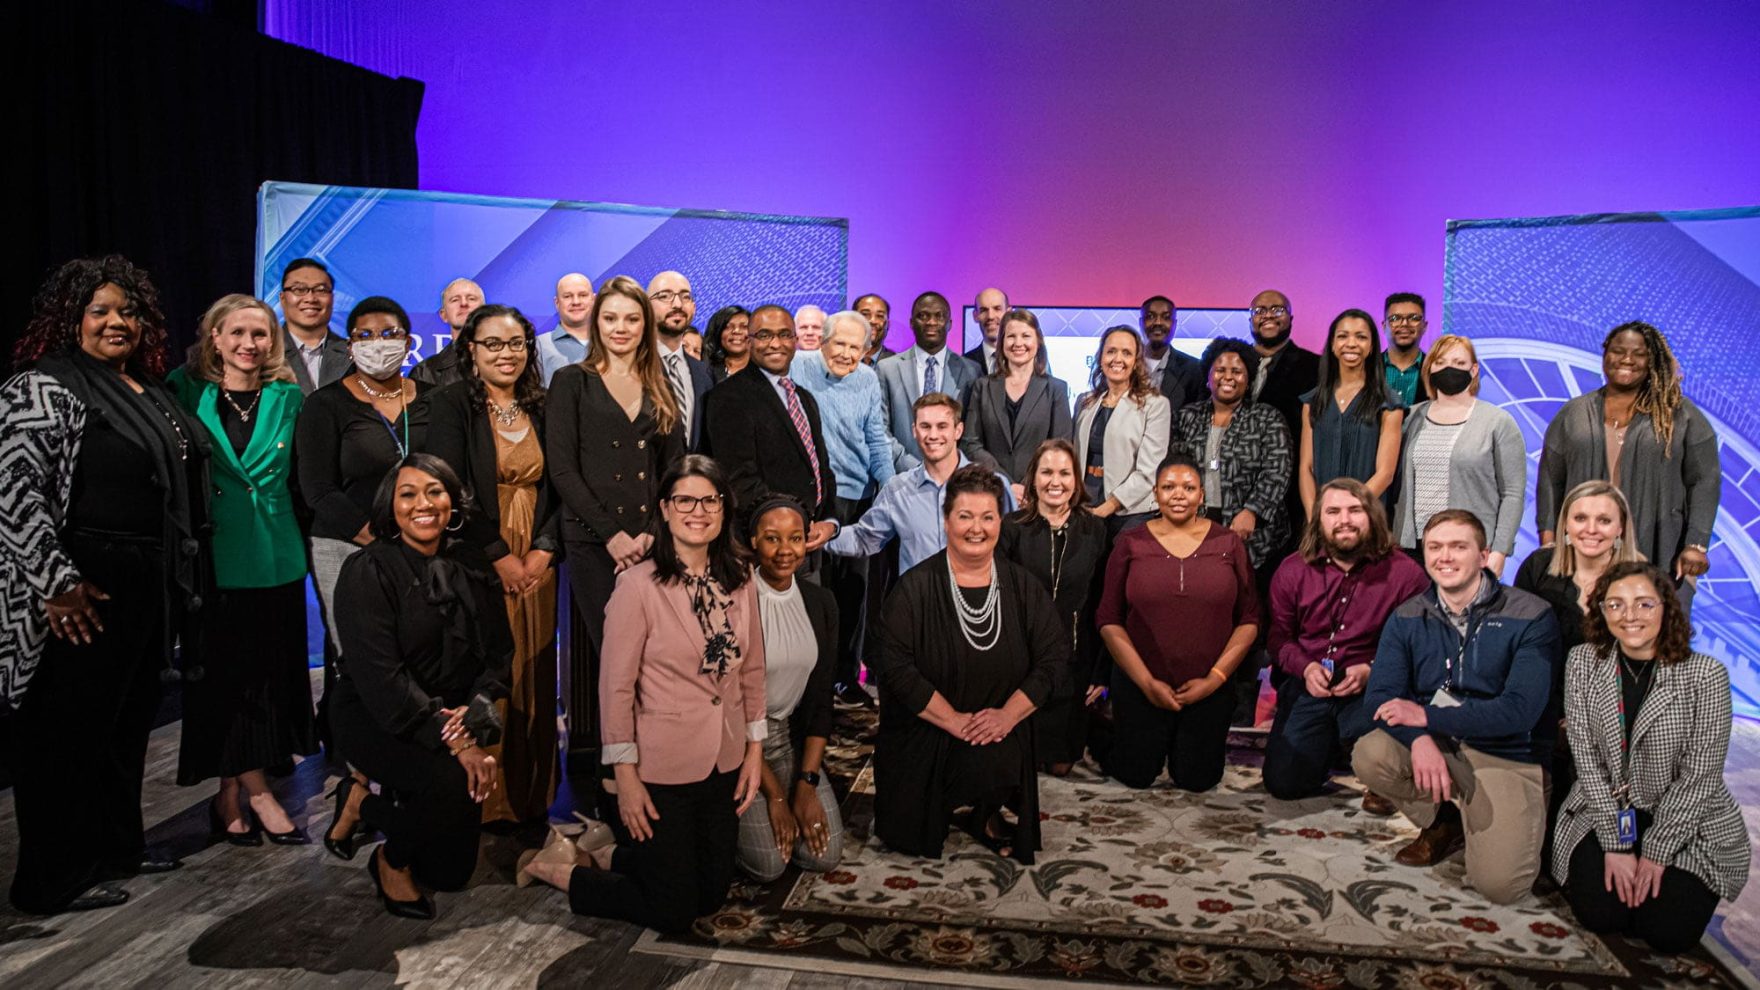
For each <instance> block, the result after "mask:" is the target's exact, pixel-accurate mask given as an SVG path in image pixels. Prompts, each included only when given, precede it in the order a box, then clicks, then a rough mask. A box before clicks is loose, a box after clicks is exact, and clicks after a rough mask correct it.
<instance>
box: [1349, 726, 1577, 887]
mask: <svg viewBox="0 0 1760 990" xmlns="http://www.w3.org/2000/svg"><path fill="white" fill-rule="evenodd" d="M1442 759H1443V762H1444V763H1446V764H1447V766H1448V777H1449V788H1450V795H1451V798H1452V800H1453V801H1454V803H1455V804H1456V805H1457V806H1458V807H1459V808H1460V811H1461V822H1462V824H1463V825H1464V826H1465V828H1466V834H1467V879H1468V881H1470V882H1471V883H1472V885H1473V889H1475V890H1477V891H1478V892H1479V893H1481V894H1483V895H1484V896H1485V897H1486V898H1487V899H1488V900H1491V901H1493V902H1494V903H1497V904H1509V903H1512V902H1514V901H1517V900H1520V899H1521V898H1523V897H1526V896H1527V895H1528V893H1529V891H1530V890H1531V889H1532V887H1533V885H1534V877H1535V876H1536V875H1537V874H1538V873H1539V872H1540V846H1541V844H1542V842H1543V841H1544V839H1545V837H1546V774H1545V771H1544V770H1543V769H1542V768H1541V767H1540V765H1539V764H1537V763H1519V762H1517V761H1515V760H1506V759H1502V758H1500V757H1496V756H1491V755H1490V754H1487V753H1482V752H1480V751H1478V750H1476V749H1474V748H1472V747H1471V746H1462V747H1461V748H1460V751H1459V752H1458V753H1450V752H1448V751H1447V750H1444V751H1443V754H1442ZM1351 768H1352V769H1353V770H1355V771H1356V774H1357V778H1358V779H1359V780H1361V781H1362V782H1363V786H1365V787H1367V788H1368V789H1369V790H1371V791H1374V792H1375V793H1377V794H1380V795H1381V796H1383V797H1385V798H1387V799H1388V800H1390V801H1392V802H1393V803H1394V805H1395V806H1396V807H1398V808H1399V810H1400V813H1401V814H1403V815H1405V816H1406V817H1407V818H1409V819H1411V820H1412V824H1414V825H1416V826H1418V827H1419V828H1429V827H1430V825H1431V824H1432V823H1433V822H1435V820H1436V802H1435V801H1434V800H1432V799H1431V797H1430V796H1429V794H1427V793H1425V792H1421V791H1419V790H1418V788H1417V785H1416V784H1415V783H1414V782H1413V780H1412V751H1411V750H1409V749H1407V748H1406V746H1405V744H1403V743H1401V742H1400V741H1399V740H1397V739H1395V738H1393V737H1392V736H1390V735H1388V734H1387V733H1386V732H1385V731H1384V730H1381V729H1376V730H1375V731H1373V732H1371V733H1369V734H1368V735H1366V736H1364V737H1363V738H1361V739H1359V740H1357V745H1356V748H1355V750H1354V751H1353V752H1352V754H1351Z"/></svg>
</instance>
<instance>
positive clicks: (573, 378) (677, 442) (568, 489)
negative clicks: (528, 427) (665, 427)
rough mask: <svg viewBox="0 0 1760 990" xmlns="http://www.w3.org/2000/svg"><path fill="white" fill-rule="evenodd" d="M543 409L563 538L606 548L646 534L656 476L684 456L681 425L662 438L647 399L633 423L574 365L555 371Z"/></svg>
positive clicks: (591, 375)
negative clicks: (620, 539) (620, 536)
mask: <svg viewBox="0 0 1760 990" xmlns="http://www.w3.org/2000/svg"><path fill="white" fill-rule="evenodd" d="M544 407H545V420H546V421H547V422H548V423H549V427H548V429H547V430H546V436H545V438H544V462H545V463H544V469H545V471H546V472H547V473H548V474H549V475H550V483H551V484H552V485H554V486H556V494H557V496H558V497H559V498H560V499H561V500H562V506H561V511H560V512H559V513H558V515H560V516H561V517H562V527H561V528H562V538H563V539H564V540H585V541H587V542H589V543H604V542H606V541H608V540H610V539H611V538H612V537H613V536H616V535H617V534H618V533H628V534H629V535H631V536H635V535H636V534H638V533H640V532H642V531H643V530H645V529H647V527H648V520H650V519H653V518H655V517H656V516H657V515H658V514H659V511H660V510H659V509H658V507H656V506H655V504H654V498H655V496H656V495H657V494H659V489H660V476H661V475H663V474H665V473H666V471H667V469H668V468H670V467H672V465H673V464H674V463H676V462H677V461H678V459H679V458H680V457H683V456H684V454H685V447H684V427H683V426H682V425H681V424H674V425H673V427H672V429H671V430H670V431H668V432H666V433H661V432H660V430H659V426H658V424H656V423H655V421H654V407H653V405H652V404H650V403H649V402H648V401H647V400H646V399H644V400H643V401H642V411H641V412H640V413H639V414H637V416H636V418H635V419H634V420H631V419H630V418H629V416H627V415H625V414H624V411H623V407H622V406H620V405H618V403H617V400H616V399H614V398H612V397H611V393H610V392H608V391H606V390H605V383H604V381H603V380H601V379H600V378H599V375H598V373H597V372H589V371H587V370H586V369H585V368H583V367H581V366H580V365H578V364H571V365H568V366H567V367H564V368H560V369H558V370H557V372H556V377H554V378H552V379H550V396H549V398H548V399H546V400H545V402H544ZM699 408H700V406H699Z"/></svg>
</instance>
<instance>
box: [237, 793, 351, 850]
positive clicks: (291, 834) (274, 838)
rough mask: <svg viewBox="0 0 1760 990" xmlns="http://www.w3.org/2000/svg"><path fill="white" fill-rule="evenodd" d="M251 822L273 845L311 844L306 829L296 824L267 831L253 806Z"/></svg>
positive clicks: (267, 828) (310, 838)
mask: <svg viewBox="0 0 1760 990" xmlns="http://www.w3.org/2000/svg"><path fill="white" fill-rule="evenodd" d="M349 779H350V780H353V779H354V778H353V777H350V778H349ZM251 823H252V824H253V825H255V826H256V829H257V831H259V832H261V833H263V837H264V838H266V839H268V840H269V841H270V842H271V843H274V844H275V845H278V846H309V845H311V844H312V837H311V836H309V835H307V834H306V830H305V829H303V828H300V827H299V826H298V825H295V826H294V827H293V828H291V829H289V830H288V831H286V832H271V831H269V827H268V826H266V825H264V824H263V819H262V818H260V817H258V816H257V810H256V809H255V808H252V809H251Z"/></svg>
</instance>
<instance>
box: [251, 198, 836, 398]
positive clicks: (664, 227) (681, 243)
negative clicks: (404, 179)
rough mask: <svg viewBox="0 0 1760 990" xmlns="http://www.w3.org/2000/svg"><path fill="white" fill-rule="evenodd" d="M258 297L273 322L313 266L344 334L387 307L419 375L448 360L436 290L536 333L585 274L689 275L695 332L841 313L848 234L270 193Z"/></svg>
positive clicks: (596, 211)
mask: <svg viewBox="0 0 1760 990" xmlns="http://www.w3.org/2000/svg"><path fill="white" fill-rule="evenodd" d="M257 211H258V226H257V277H256V281H257V291H258V294H259V295H260V296H261V297H262V298H264V299H266V300H268V302H269V304H270V305H272V306H276V307H277V308H279V306H280V290H281V282H280V278H281V269H282V268H283V267H284V266H286V264H287V263H288V262H289V261H292V260H293V259H295V258H300V257H314V258H318V259H320V260H321V261H323V262H324V263H325V264H326V265H328V266H329V268H330V271H331V273H332V274H333V275H334V276H335V277H336V313H335V316H334V317H333V319H332V326H333V327H334V328H335V329H336V331H337V332H338V333H340V332H341V331H342V326H343V321H344V320H345V319H346V318H347V316H348V311H349V309H351V308H352V307H353V306H354V304H355V303H357V302H359V301H360V300H361V299H362V298H364V297H366V296H371V295H384V296H390V297H391V298H393V299H396V300H397V301H398V302H400V303H402V304H403V307H404V308H405V309H407V310H409V312H410V321H411V322H412V323H413V324H414V326H412V327H411V328H410V329H411V331H412V333H413V334H414V335H415V337H416V348H415V350H414V353H412V354H411V357H410V361H411V363H414V362H415V361H417V360H420V359H421V358H423V357H426V356H428V355H429V354H432V353H433V352H434V351H435V350H437V349H438V348H439V347H440V346H444V344H445V342H446V339H447V335H448V331H447V329H446V328H445V327H444V326H443V325H442V324H441V322H440V318H439V315H438V310H439V308H440V290H441V289H442V288H443V287H444V286H445V285H446V283H447V282H450V281H452V280H453V279H455V278H460V277H464V278H470V279H474V280H475V281H476V282H477V283H478V284H480V285H482V287H483V293H484V295H486V296H487V297H488V300H489V301H490V302H496V303H506V304H509V305H514V306H518V307H519V308H520V309H521V310H523V311H524V312H525V314H526V315H527V316H528V317H530V318H531V319H532V322H533V323H535V324H537V326H538V329H539V331H540V332H542V331H544V330H546V329H549V328H552V327H554V326H555V325H556V312H555V309H554V305H553V302H552V300H553V298H554V296H555V289H556V280H557V279H558V278H561V277H562V276H563V275H566V274H568V273H569V272H581V273H582V274H584V275H586V276H587V277H588V278H590V279H592V280H593V284H594V285H598V284H600V283H601V282H602V281H604V280H605V279H606V278H608V277H610V276H612V275H628V276H630V277H631V278H634V279H636V280H637V281H639V282H641V283H642V284H643V285H646V284H647V281H648V279H650V278H652V277H653V276H654V275H656V274H658V273H660V272H662V271H665V270H667V269H669V268H670V269H677V270H678V271H681V272H684V273H685V275H687V276H688V277H689V278H690V280H691V288H692V293H693V294H694V295H695V296H696V299H697V325H698V326H699V327H701V326H703V325H704V324H705V323H707V321H708V319H709V315H710V314H711V313H713V312H714V311H715V310H716V309H717V308H719V307H721V306H725V305H727V304H729V303H739V304H741V305H744V306H748V307H749V306H752V305H755V304H757V303H762V302H776V303H781V304H782V305H784V306H787V307H789V308H790V309H791V310H792V309H796V308H798V307H800V306H802V305H805V304H807V303H814V304H816V305H818V306H821V307H824V309H825V310H826V311H827V312H833V311H836V310H838V309H842V308H843V303H844V296H845V292H846V288H845V283H846V281H847V274H848V268H849V265H848V259H849V223H848V221H846V220H840V219H830V218H823V217H787V216H766V215H760V214H750V213H722V212H716V211H709V210H668V209H656V208H651V207H636V206H617V205H610V204H604V203H573V202H563V201H559V200H535V199H502V198H496V197H488V196H465V195H458V194H453V193H433V192H417V191H411V190H402V189H360V188H354V187H349V186H313V185H302V184H298V183H288V182H269V183H265V184H264V185H263V187H262V189H261V190H259V191H258V195H257Z"/></svg>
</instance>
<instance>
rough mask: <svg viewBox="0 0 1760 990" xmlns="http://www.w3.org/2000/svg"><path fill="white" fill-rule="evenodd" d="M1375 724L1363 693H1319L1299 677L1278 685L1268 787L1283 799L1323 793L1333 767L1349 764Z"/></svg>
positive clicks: (1267, 746)
mask: <svg viewBox="0 0 1760 990" xmlns="http://www.w3.org/2000/svg"><path fill="white" fill-rule="evenodd" d="M1372 728H1374V724H1373V723H1372V722H1370V721H1369V716H1368V713H1367V712H1364V711H1363V694H1362V692H1360V691H1359V692H1357V693H1356V694H1353V695H1350V696H1349V697H1344V698H1316V697H1314V696H1313V695H1311V694H1309V693H1308V683H1307V681H1305V680H1303V679H1302V678H1299V677H1289V678H1285V679H1284V682H1283V685H1282V686H1281V687H1279V688H1278V689H1277V718H1276V720H1275V721H1273V722H1272V723H1271V735H1270V737H1269V738H1268V739H1267V740H1266V742H1265V766H1264V769H1263V771H1262V775H1263V777H1264V780H1265V790H1266V792H1267V793H1269V794H1270V795H1271V796H1272V797H1274V798H1277V799H1278V800H1280V801H1299V800H1301V799H1302V798H1305V797H1312V796H1313V795H1315V794H1318V793H1320V790H1321V789H1322V788H1323V787H1325V786H1326V780H1327V778H1328V777H1330V776H1331V774H1332V770H1333V768H1334V767H1348V766H1350V757H1351V749H1352V748H1353V747H1354V746H1355V745H1356V742H1357V740H1358V739H1360V738H1361V737H1363V736H1365V735H1368V734H1369V730H1370V729H1372Z"/></svg>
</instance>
